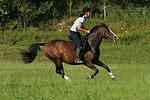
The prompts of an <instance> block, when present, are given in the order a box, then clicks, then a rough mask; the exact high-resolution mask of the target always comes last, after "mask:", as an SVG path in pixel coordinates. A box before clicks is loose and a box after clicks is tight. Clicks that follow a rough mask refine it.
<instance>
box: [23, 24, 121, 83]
mask: <svg viewBox="0 0 150 100" xmlns="http://www.w3.org/2000/svg"><path fill="white" fill-rule="evenodd" d="M103 38H104V39H108V40H111V41H114V42H115V41H117V40H118V37H117V36H116V35H115V34H114V33H113V32H112V31H111V29H110V28H108V26H106V25H105V23H100V25H97V26H95V27H94V28H92V29H91V30H90V33H89V35H88V36H87V42H88V44H89V46H90V49H89V50H88V51H87V52H85V53H84V54H83V63H75V62H74V61H75V52H74V51H73V50H72V45H73V43H70V42H68V41H67V40H61V39H53V40H51V41H49V42H47V43H34V44H31V45H30V46H29V48H28V51H26V50H21V49H20V54H21V56H22V60H23V62H24V63H32V62H33V60H34V59H35V57H36V56H37V53H38V51H41V49H40V46H44V54H45V56H46V57H47V58H48V59H49V60H51V61H52V62H53V63H54V64H55V66H56V73H57V74H60V75H62V78H63V79H65V80H66V81H70V79H69V77H68V76H66V75H65V73H64V69H63V65H62V62H64V63H67V64H70V65H81V64H84V65H86V66H87V67H89V68H90V69H92V70H94V71H95V73H94V74H92V75H88V76H87V78H88V79H92V78H94V77H95V76H96V75H97V74H98V73H99V70H98V69H97V68H96V67H95V66H94V65H98V66H100V67H103V68H105V69H106V70H107V71H108V73H109V75H110V76H111V79H112V80H116V79H115V77H114V75H113V73H112V72H111V71H110V69H109V67H108V66H107V65H105V64H104V63H102V62H101V61H100V60H99V57H100V50H99V46H100V44H101V42H102V39H103Z"/></svg>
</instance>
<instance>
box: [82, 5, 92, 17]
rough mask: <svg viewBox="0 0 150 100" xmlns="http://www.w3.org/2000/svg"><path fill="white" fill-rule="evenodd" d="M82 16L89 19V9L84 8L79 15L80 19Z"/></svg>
mask: <svg viewBox="0 0 150 100" xmlns="http://www.w3.org/2000/svg"><path fill="white" fill-rule="evenodd" d="M82 16H85V17H89V16H90V8H89V7H84V8H83V10H82V12H81V14H80V17H82Z"/></svg>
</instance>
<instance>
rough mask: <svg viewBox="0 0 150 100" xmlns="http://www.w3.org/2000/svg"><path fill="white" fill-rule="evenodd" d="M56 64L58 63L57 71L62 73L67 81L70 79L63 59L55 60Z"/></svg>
mask: <svg viewBox="0 0 150 100" xmlns="http://www.w3.org/2000/svg"><path fill="white" fill-rule="evenodd" d="M54 63H55V65H56V73H58V74H61V75H62V78H64V79H65V80H67V81H70V79H69V77H67V76H66V75H65V73H64V69H63V65H62V61H61V60H59V59H58V60H55V62H54Z"/></svg>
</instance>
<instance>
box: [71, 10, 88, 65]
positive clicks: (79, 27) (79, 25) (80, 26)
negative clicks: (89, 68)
mask: <svg viewBox="0 0 150 100" xmlns="http://www.w3.org/2000/svg"><path fill="white" fill-rule="evenodd" d="M87 17H90V8H88V7H84V8H83V10H82V13H81V14H80V16H79V18H77V19H76V21H75V22H74V24H73V25H72V27H71V28H70V36H71V38H72V39H73V41H74V42H75V43H76V44H77V52H76V59H75V63H80V62H81V61H80V52H81V50H82V42H81V40H80V36H81V34H80V33H79V31H83V32H86V33H90V30H88V29H86V28H84V25H85V23H86V21H87Z"/></svg>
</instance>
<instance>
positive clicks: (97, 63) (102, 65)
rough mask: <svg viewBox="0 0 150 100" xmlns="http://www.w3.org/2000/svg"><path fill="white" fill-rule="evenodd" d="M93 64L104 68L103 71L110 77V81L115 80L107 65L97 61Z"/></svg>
mask: <svg viewBox="0 0 150 100" xmlns="http://www.w3.org/2000/svg"><path fill="white" fill-rule="evenodd" d="M94 64H96V65H98V66H101V67H103V68H105V69H106V70H107V71H108V72H109V75H110V76H111V79H112V80H116V79H115V76H114V75H113V73H112V72H111V71H110V69H109V67H108V66H107V65H105V64H104V63H102V62H101V61H99V60H98V61H96V62H94Z"/></svg>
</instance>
